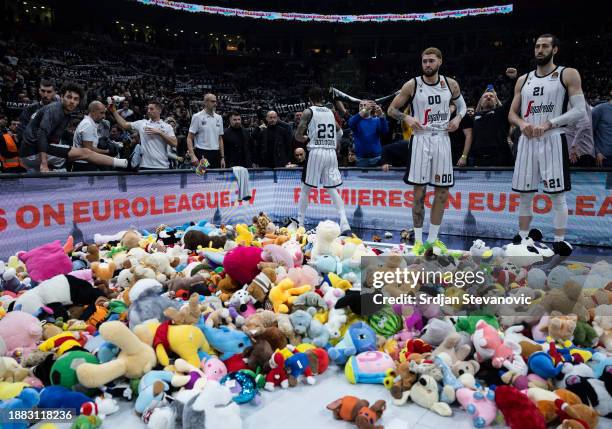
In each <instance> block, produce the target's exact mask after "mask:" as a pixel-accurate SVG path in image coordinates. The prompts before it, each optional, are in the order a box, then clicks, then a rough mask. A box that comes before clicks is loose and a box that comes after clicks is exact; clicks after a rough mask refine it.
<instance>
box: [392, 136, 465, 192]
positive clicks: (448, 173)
mask: <svg viewBox="0 0 612 429" xmlns="http://www.w3.org/2000/svg"><path fill="white" fill-rule="evenodd" d="M408 159H409V160H410V164H409V167H408V168H407V170H406V174H405V175H404V182H405V183H407V184H409V185H432V186H435V187H438V188H450V187H451V186H453V185H454V184H455V177H454V175H453V156H452V152H451V142H450V137H449V136H448V133H446V132H439V133H425V132H424V133H418V134H414V135H413V136H412V137H411V138H410V145H409V154H408Z"/></svg>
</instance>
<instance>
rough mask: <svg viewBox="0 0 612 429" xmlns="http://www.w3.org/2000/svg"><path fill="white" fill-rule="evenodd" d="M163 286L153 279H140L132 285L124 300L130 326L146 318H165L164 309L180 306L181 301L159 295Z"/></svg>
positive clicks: (132, 326) (161, 319)
mask: <svg viewBox="0 0 612 429" xmlns="http://www.w3.org/2000/svg"><path fill="white" fill-rule="evenodd" d="M162 292H163V286H162V284H161V283H160V282H158V281H157V280H155V279H141V280H138V281H137V282H136V283H135V284H134V286H132V287H131V288H130V289H129V291H128V292H127V294H125V293H124V301H126V304H128V305H129V308H128V320H129V323H130V328H131V329H133V328H134V327H135V326H136V325H140V324H141V323H142V322H144V321H146V320H151V319H156V320H160V321H164V320H167V317H166V316H165V315H164V311H165V310H166V309H167V308H169V307H174V308H177V309H178V308H180V307H181V303H180V302H178V301H173V300H171V299H170V298H168V297H166V296H163V295H161V293H162Z"/></svg>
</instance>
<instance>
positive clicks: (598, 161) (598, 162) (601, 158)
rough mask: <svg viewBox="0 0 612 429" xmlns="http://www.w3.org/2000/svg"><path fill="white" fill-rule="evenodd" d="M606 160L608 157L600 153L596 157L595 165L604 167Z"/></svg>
mask: <svg viewBox="0 0 612 429" xmlns="http://www.w3.org/2000/svg"><path fill="white" fill-rule="evenodd" d="M604 159H606V157H605V156H604V155H603V153H598V154H597V156H596V157H595V165H596V166H598V167H603V162H604Z"/></svg>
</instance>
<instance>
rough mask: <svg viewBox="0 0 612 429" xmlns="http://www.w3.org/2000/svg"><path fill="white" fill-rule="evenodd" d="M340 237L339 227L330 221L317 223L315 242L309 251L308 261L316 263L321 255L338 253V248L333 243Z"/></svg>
mask: <svg viewBox="0 0 612 429" xmlns="http://www.w3.org/2000/svg"><path fill="white" fill-rule="evenodd" d="M339 236H340V225H338V223H337V222H333V221H331V220H324V221H321V222H319V224H318V225H317V229H316V236H315V242H314V244H313V246H312V250H311V251H310V259H311V260H312V261H316V259H317V258H318V257H319V256H322V255H334V256H336V254H337V253H339V251H338V250H339V249H338V246H335V245H334V241H335V240H336V239H337V238H338V237H339Z"/></svg>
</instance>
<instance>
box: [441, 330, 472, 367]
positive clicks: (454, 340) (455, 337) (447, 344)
mask: <svg viewBox="0 0 612 429" xmlns="http://www.w3.org/2000/svg"><path fill="white" fill-rule="evenodd" d="M460 341H461V335H459V334H458V333H457V332H452V333H450V334H448V336H447V337H446V338H445V339H444V341H442V344H440V345H439V346H438V347H437V348H436V349H435V350H434V351H433V353H432V356H434V357H435V356H437V355H439V354H440V353H446V354H447V355H448V357H450V364H451V366H452V365H453V364H455V362H457V361H464V360H465V358H467V357H468V355H469V354H470V352H471V347H470V346H469V345H468V344H463V345H461V346H459V342H460Z"/></svg>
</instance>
